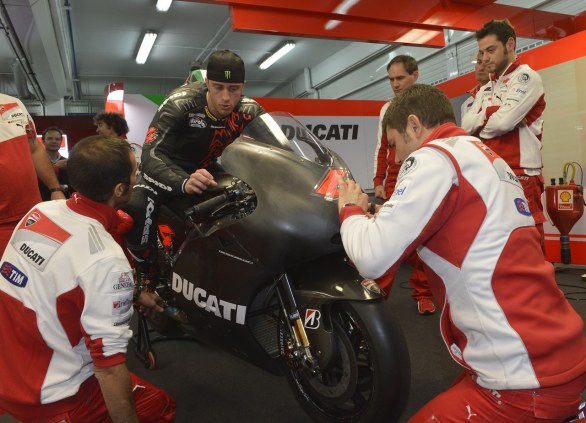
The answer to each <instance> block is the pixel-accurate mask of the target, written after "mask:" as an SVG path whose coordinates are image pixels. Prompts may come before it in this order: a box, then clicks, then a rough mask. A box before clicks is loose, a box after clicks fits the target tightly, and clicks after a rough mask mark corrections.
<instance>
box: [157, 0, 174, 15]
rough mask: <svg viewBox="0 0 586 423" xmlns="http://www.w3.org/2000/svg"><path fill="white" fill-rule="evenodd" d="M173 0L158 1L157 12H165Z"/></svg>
mask: <svg viewBox="0 0 586 423" xmlns="http://www.w3.org/2000/svg"><path fill="white" fill-rule="evenodd" d="M172 2H173V0H158V1H157V6H156V7H157V10H158V11H159V12H166V11H167V10H169V8H170V7H171V3H172Z"/></svg>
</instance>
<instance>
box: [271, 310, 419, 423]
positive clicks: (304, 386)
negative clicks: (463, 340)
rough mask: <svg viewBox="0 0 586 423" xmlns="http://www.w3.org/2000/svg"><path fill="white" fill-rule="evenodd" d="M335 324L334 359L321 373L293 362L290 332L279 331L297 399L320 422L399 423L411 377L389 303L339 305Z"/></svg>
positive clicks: (406, 355) (333, 314)
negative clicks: (386, 304)
mask: <svg viewBox="0 0 586 423" xmlns="http://www.w3.org/2000/svg"><path fill="white" fill-rule="evenodd" d="M387 309H388V307H387ZM331 320H332V330H333V332H334V342H335V343H336V345H334V348H333V350H334V351H335V357H334V358H333V359H332V360H331V362H330V364H329V365H328V366H327V368H324V369H321V372H320V373H319V374H317V375H315V374H312V373H311V372H310V371H309V370H307V369H306V368H305V367H304V366H302V365H300V364H299V363H298V362H297V361H296V360H295V359H293V357H292V354H291V351H292V349H291V347H292V344H291V340H290V338H289V335H288V331H286V330H284V328H283V327H282V326H281V327H280V334H279V335H280V336H279V342H280V351H281V359H282V360H283V362H284V364H285V368H286V376H287V379H288V381H289V384H290V386H291V388H292V390H293V391H294V393H295V396H296V397H297V400H298V401H299V402H300V403H301V405H302V406H303V408H304V409H305V411H306V412H307V413H308V414H309V415H310V416H311V417H312V419H313V420H314V421H316V422H324V423H325V422H328V423H329V422H352V423H375V422H385V423H392V422H395V421H397V420H398V419H399V417H400V416H401V414H402V412H403V410H404V408H405V404H406V402H407V398H408V395H409V386H410V378H411V375H410V365H409V354H408V352H407V347H406V343H405V339H404V337H403V333H402V331H401V329H400V328H399V326H398V325H397V324H396V323H395V322H394V320H393V318H392V316H390V315H389V313H388V310H386V309H385V305H384V303H362V302H343V303H339V304H337V305H335V306H334V307H332V309H331ZM313 353H314V354H315V351H313Z"/></svg>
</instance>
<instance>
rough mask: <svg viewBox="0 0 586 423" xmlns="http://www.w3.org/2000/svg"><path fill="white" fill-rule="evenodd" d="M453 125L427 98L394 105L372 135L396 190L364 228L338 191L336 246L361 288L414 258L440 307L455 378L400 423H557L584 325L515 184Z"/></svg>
mask: <svg viewBox="0 0 586 423" xmlns="http://www.w3.org/2000/svg"><path fill="white" fill-rule="evenodd" d="M455 121H456V120H455V117H454V112H453V109H452V106H451V104H450V102H449V100H448V98H447V97H446V96H445V95H444V94H443V93H442V92H441V91H439V90H438V89H437V88H435V87H431V86H427V85H414V86H412V87H410V88H408V89H407V90H405V91H404V92H402V93H401V94H399V95H398V96H397V98H395V100H393V102H392V103H391V105H390V106H389V109H388V110H387V112H386V114H385V117H384V119H383V129H384V130H386V133H387V137H388V140H389V143H390V145H391V146H392V147H394V148H395V152H396V157H397V162H398V163H402V165H401V169H400V171H399V176H398V181H397V188H396V190H395V192H394V194H393V196H392V197H391V198H390V199H389V200H388V201H387V202H386V203H385V204H383V205H382V207H380V208H379V209H378V211H377V212H376V214H375V215H374V216H372V217H370V218H369V216H368V215H367V214H366V212H365V211H366V210H367V206H368V204H367V203H368V197H367V195H366V194H364V193H362V191H361V189H360V186H359V185H358V184H356V183H355V182H353V181H347V182H344V181H342V180H340V198H339V209H340V218H341V221H342V226H341V234H342V241H343V243H344V247H345V249H346V252H347V253H348V256H349V257H350V258H351V259H352V260H353V262H354V263H355V264H356V266H357V268H358V270H359V271H360V273H361V274H362V275H363V276H365V277H370V278H376V277H378V276H380V275H381V274H383V273H384V272H386V271H387V270H388V269H389V268H393V267H395V266H397V265H398V263H400V262H401V261H402V260H403V258H404V257H406V256H407V255H408V254H410V253H411V252H412V251H413V250H415V249H418V253H419V256H420V257H421V259H422V260H423V262H424V264H425V267H426V269H425V270H426V273H427V275H428V277H429V282H430V286H431V288H432V291H433V294H434V298H436V299H437V300H438V304H440V305H441V307H442V313H441V324H440V327H441V331H442V336H443V339H444V341H445V343H446V345H447V347H448V350H449V352H450V354H451V355H452V357H453V358H454V360H456V362H458V363H459V364H460V365H462V366H463V367H464V369H465V371H464V373H463V374H462V376H461V377H460V378H458V380H457V381H456V382H455V383H454V384H453V385H452V386H451V387H450V388H449V389H448V390H446V391H445V392H443V393H442V394H440V395H439V396H437V397H436V398H434V399H432V400H431V401H430V402H429V403H428V404H426V405H425V406H424V407H423V408H422V409H421V410H419V412H417V414H416V415H415V416H413V417H412V418H411V420H410V422H431V421H451V422H452V421H457V422H463V421H468V420H472V421H476V420H477V419H480V420H481V421H490V422H499V423H504V422H517V423H518V422H535V421H542V420H541V419H544V420H547V421H548V422H561V421H563V420H564V419H565V418H568V417H569V416H571V415H572V414H575V413H576V412H577V410H578V406H579V404H580V401H581V393H582V390H583V389H584V386H585V384H586V337H585V336H584V323H583V321H582V319H581V318H580V316H579V315H578V314H577V313H576V312H575V310H574V309H573V308H572V306H571V305H570V304H569V303H568V301H567V300H566V299H565V297H564V295H563V293H562V292H561V291H560V289H559V288H558V287H557V284H556V281H555V278H554V271H553V267H552V265H551V264H550V263H548V262H546V261H545V258H544V256H543V251H542V250H541V245H540V234H539V231H538V230H537V229H536V228H535V222H534V221H533V217H532V216H531V212H530V211H529V208H528V206H527V200H526V198H525V197H524V195H523V188H522V186H521V184H520V183H519V181H518V179H517V178H516V177H515V174H514V173H513V172H512V170H511V168H510V167H509V166H508V165H507V164H506V163H505V161H504V160H503V159H502V158H500V157H499V156H497V155H496V154H495V153H494V152H493V151H491V150H490V149H489V148H488V147H486V146H485V145H484V144H483V143H482V142H481V141H480V140H478V139H477V138H474V137H471V136H469V135H468V134H467V133H466V132H465V131H464V130H462V129H461V128H459V127H457V126H456V125H455ZM472 416H473V418H472Z"/></svg>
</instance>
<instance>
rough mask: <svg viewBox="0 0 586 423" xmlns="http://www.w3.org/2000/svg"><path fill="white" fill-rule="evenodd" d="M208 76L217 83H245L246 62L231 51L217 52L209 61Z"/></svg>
mask: <svg viewBox="0 0 586 423" xmlns="http://www.w3.org/2000/svg"><path fill="white" fill-rule="evenodd" d="M206 76H207V78H208V79H210V80H212V81H217V82H234V83H241V82H244V62H243V61H242V59H241V58H240V56H238V55H237V54H236V53H233V52H231V51H230V50H219V51H215V52H214V53H213V54H212V55H211V56H210V59H209V60H208V67H207V74H206Z"/></svg>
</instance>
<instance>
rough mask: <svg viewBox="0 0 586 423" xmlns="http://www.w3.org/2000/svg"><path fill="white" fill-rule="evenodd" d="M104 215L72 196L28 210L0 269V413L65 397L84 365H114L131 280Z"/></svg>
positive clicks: (88, 369) (85, 371) (82, 377)
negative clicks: (0, 411)
mask: <svg viewBox="0 0 586 423" xmlns="http://www.w3.org/2000/svg"><path fill="white" fill-rule="evenodd" d="M116 220H117V215H116V212H115V210H114V209H112V208H110V207H108V206H106V205H103V204H100V203H95V202H93V201H91V200H89V199H87V198H85V197H82V196H80V195H79V194H76V195H75V196H74V197H72V198H71V199H69V200H60V201H50V202H44V203H40V204H38V205H37V206H35V207H34V208H33V209H32V210H31V211H29V213H27V214H26V215H25V217H24V218H23V219H22V220H21V221H20V223H19V224H18V226H17V229H16V231H15V232H14V234H13V236H12V238H11V239H10V242H9V244H8V246H7V247H6V251H5V252H4V255H3V257H2V259H1V261H0V309H1V310H2V316H3V317H2V319H1V320H0V339H3V340H4V342H3V343H2V353H1V354H0V380H2V383H0V406H2V407H3V408H5V409H6V410H8V411H10V409H11V406H13V407H18V408H20V409H22V407H39V406H43V405H47V404H52V403H55V402H57V401H60V400H64V399H68V398H70V397H72V396H73V395H75V394H76V393H77V392H78V390H79V389H80V385H81V384H82V383H83V382H84V381H86V380H87V379H88V378H90V377H91V376H92V375H93V373H94V372H93V366H96V367H108V366H113V365H117V364H120V363H123V362H124V361H125V353H126V348H127V344H128V341H129V339H130V337H131V335H132V332H131V331H130V329H129V322H130V318H131V316H132V312H133V309H132V291H133V284H134V283H133V278H132V273H131V269H130V265H129V263H128V260H127V259H126V257H125V255H124V253H123V251H122V248H121V247H120V246H119V245H118V244H117V243H116V242H115V241H114V239H113V238H112V236H111V235H110V234H109V233H108V229H110V227H111V225H113V224H114V223H115V222H116Z"/></svg>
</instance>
